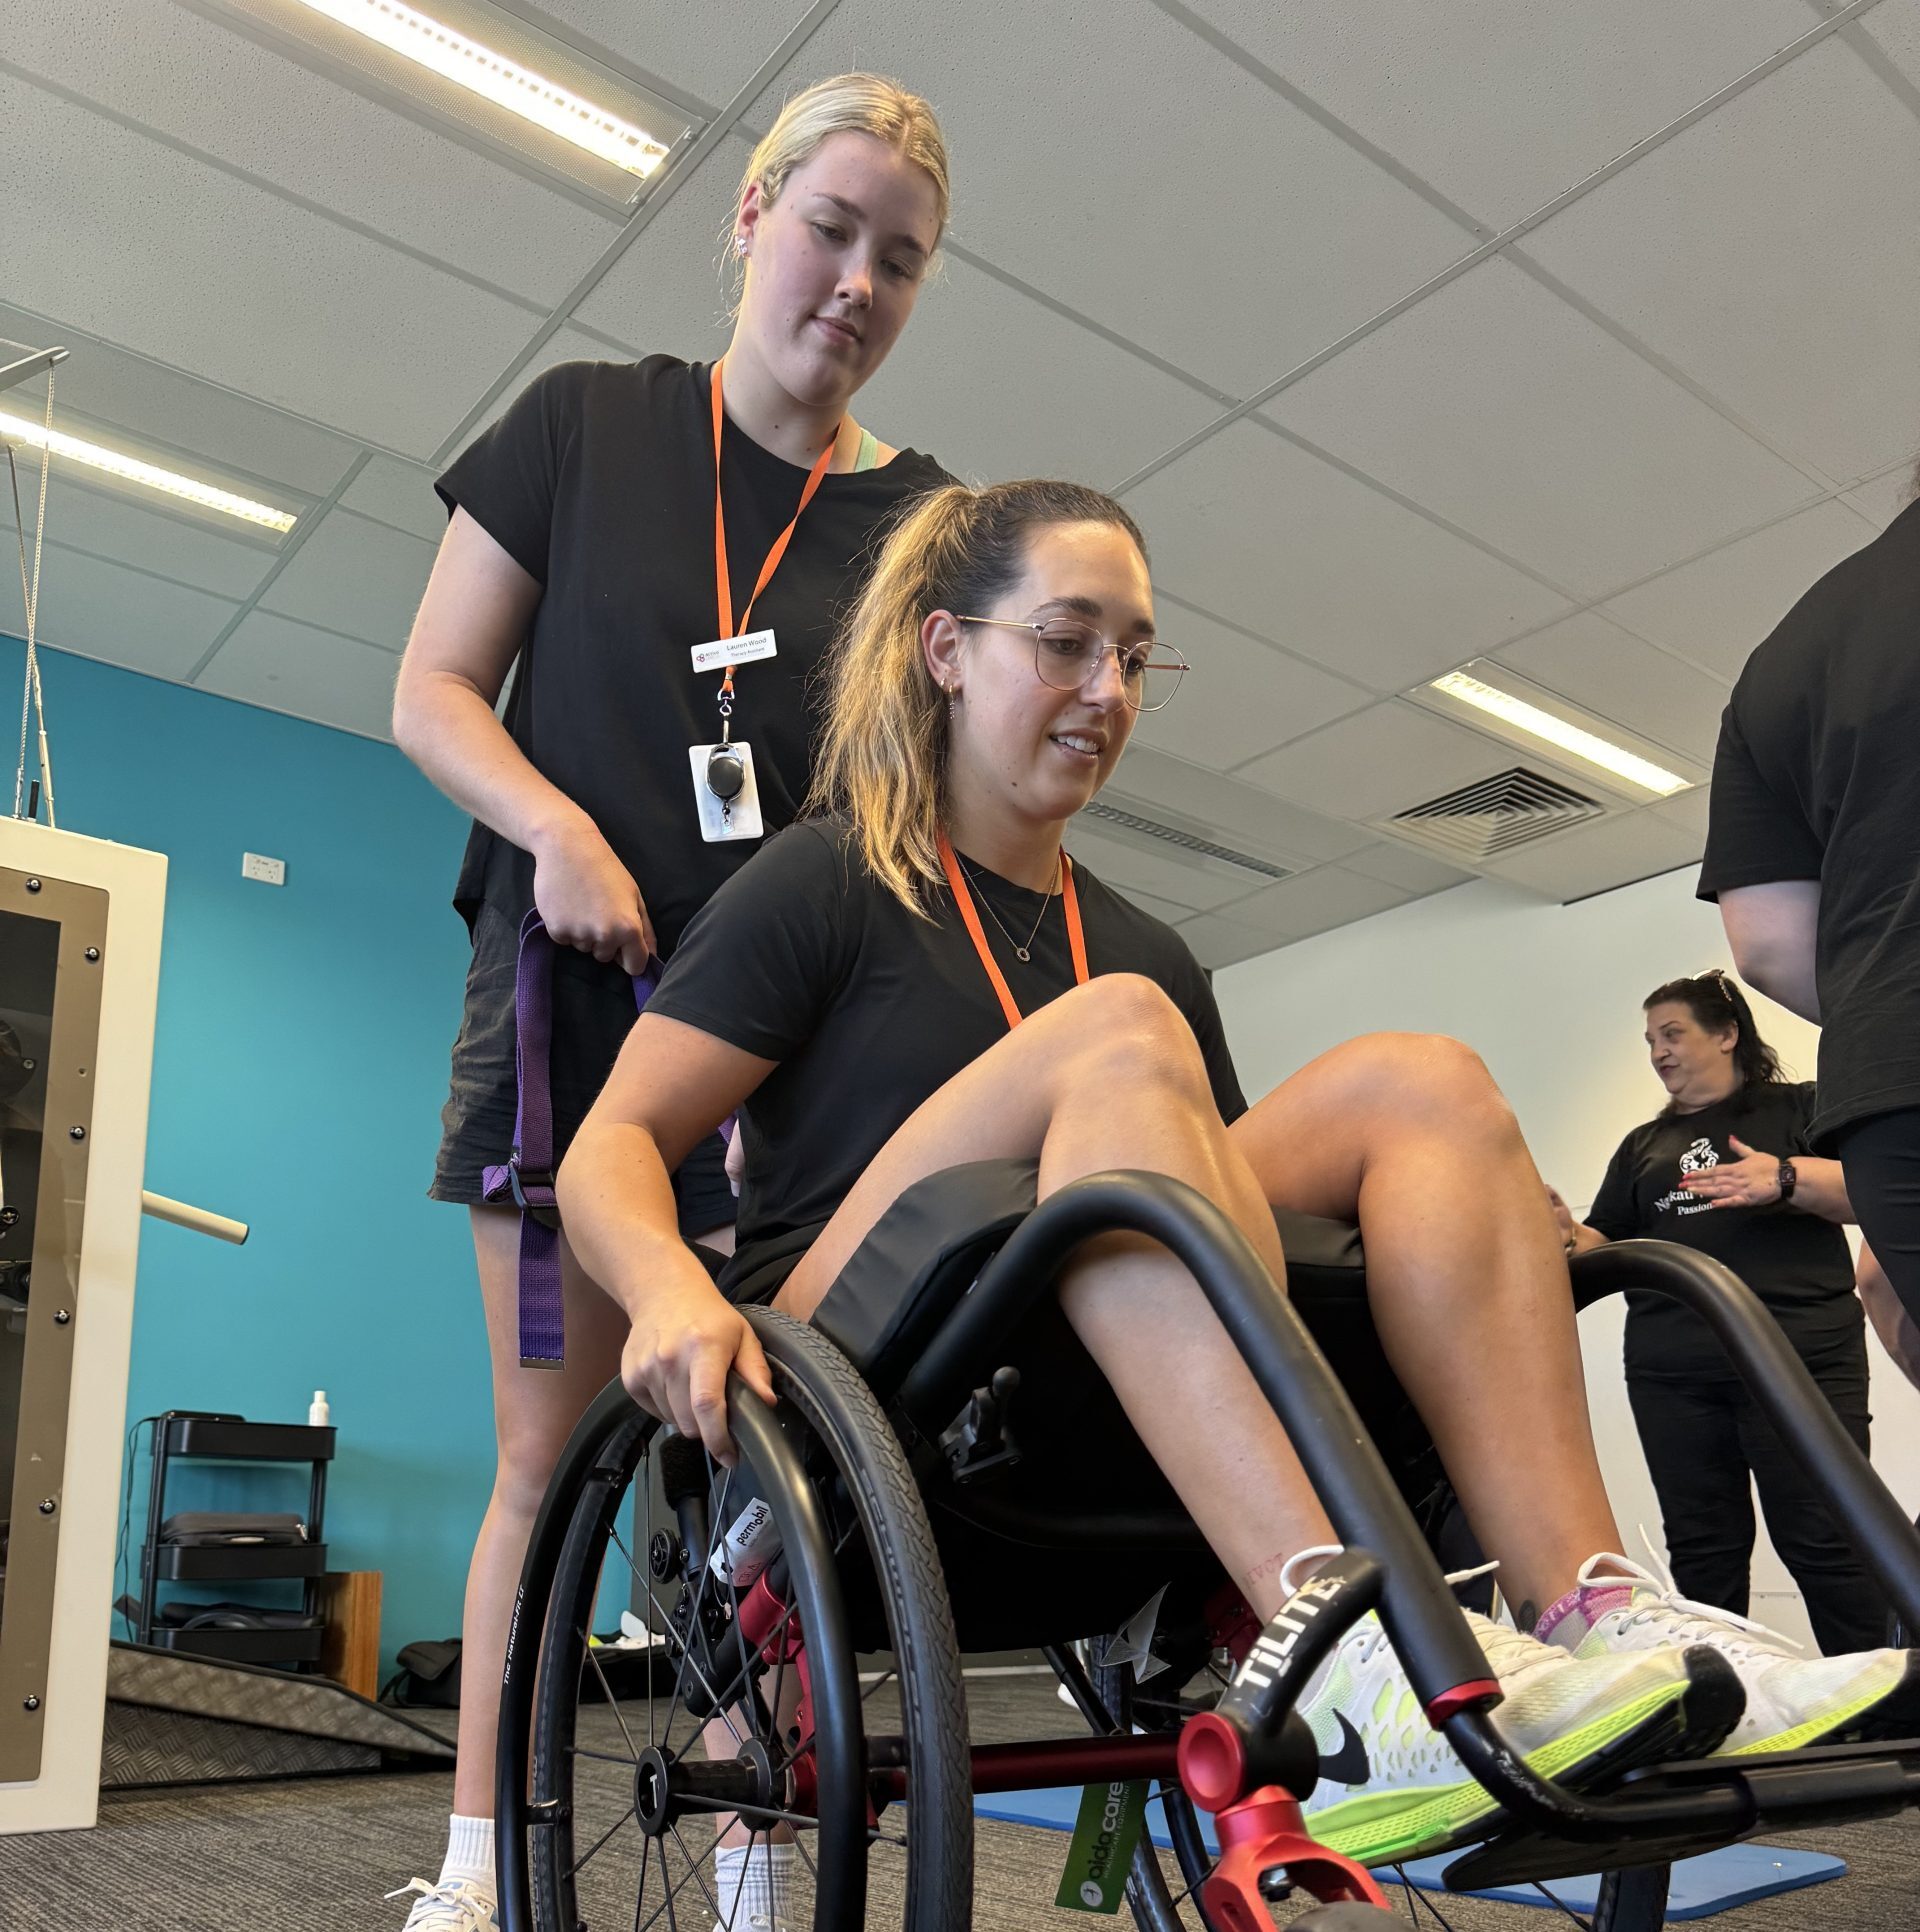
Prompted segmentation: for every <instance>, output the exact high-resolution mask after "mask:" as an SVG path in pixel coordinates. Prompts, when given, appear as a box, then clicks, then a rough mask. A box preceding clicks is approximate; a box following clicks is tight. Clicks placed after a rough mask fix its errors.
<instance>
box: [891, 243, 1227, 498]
mask: <svg viewBox="0 0 1920 1932" xmlns="http://www.w3.org/2000/svg"><path fill="white" fill-rule="evenodd" d="M1014 342H1017V343H1018V344H1019V345H1020V351H1019V353H1018V354H1017V355H1009V354H1008V353H1007V345H1008V344H1009V343H1014ZM1116 396H1125V398H1126V407H1125V408H1124V409H1116V408H1115V407H1114V406H1113V401H1114V398H1115V397H1116ZM856 409H857V412H858V414H859V416H860V419H861V421H862V422H871V423H872V424H874V425H875V426H876V427H877V429H878V431H879V432H880V433H882V434H883V435H884V436H885V439H886V440H887V441H888V442H891V443H895V444H908V443H910V444H911V445H912V446H913V447H914V448H916V449H922V450H927V451H930V452H931V453H932V454H933V455H934V456H936V457H937V458H938V459H939V460H940V462H941V463H943V464H944V465H945V466H946V468H947V469H948V470H950V471H952V472H953V473H954V474H955V475H957V476H964V477H969V478H999V477H1009V476H1069V477H1074V478H1076V479H1078V480H1079V481H1081V482H1086V483H1093V484H1097V485H1100V486H1102V487H1111V486H1112V485H1113V484H1115V483H1118V482H1120V481H1121V479H1122V478H1124V477H1128V476H1131V475H1132V474H1133V473H1134V472H1135V471H1136V470H1139V469H1142V468H1144V467H1145V466H1146V465H1147V464H1148V463H1150V462H1152V460H1153V459H1154V458H1155V457H1156V456H1158V455H1159V454H1160V452H1161V451H1162V450H1164V449H1168V448H1171V447H1172V445H1173V444H1175V443H1178V442H1181V441H1183V440H1184V439H1185V438H1186V437H1188V436H1191V435H1192V434H1193V433H1194V432H1195V431H1196V430H1198V429H1200V428H1202V427H1204V426H1205V425H1206V424H1207V423H1209V422H1211V421H1212V420H1213V418H1214V417H1215V416H1217V415H1218V414H1219V413H1220V409H1219V405H1218V404H1217V403H1215V402H1213V401H1211V400H1210V399H1209V398H1208V397H1206V396H1204V395H1202V394H1201V393H1200V392H1199V391H1198V390H1195V389H1193V388H1191V387H1189V386H1188V385H1187V384H1186V383H1183V382H1178V381H1176V380H1175V379H1174V378H1173V377H1172V376H1169V375H1165V374H1163V373H1162V372H1161V371H1160V370H1158V369H1156V368H1154V367H1153V365H1152V364H1151V363H1147V362H1143V361H1142V360H1141V359H1140V358H1139V357H1138V356H1134V355H1130V354H1128V352H1127V351H1126V350H1125V349H1119V348H1116V347H1114V345H1113V344H1112V343H1110V342H1107V341H1105V340H1103V339H1102V338H1101V337H1099V336H1097V335H1094V334H1091V333H1090V332H1089V331H1088V330H1086V329H1083V328H1081V327H1080V326H1079V324H1078V323H1076V322H1070V321H1068V320H1067V319H1066V318H1065V317H1064V316H1061V315H1059V314H1058V313H1056V312H1055V311H1054V310H1052V309H1049V308H1047V307H1045V306H1044V305H1043V304H1041V303H1039V302H1036V301H1034V300H1033V298H1032V297H1031V296H1028V295H1023V294H1021V293H1020V291H1019V290H1017V289H1012V288H1009V287H1008V286H1007V285H1006V284H1005V283H1004V282H1000V281H997V280H995V279H994V277H993V276H991V275H988V274H987V273H985V272H984V271H983V270H981V269H978V268H975V267H973V266H972V265H971V264H969V263H967V262H963V261H960V260H959V259H957V258H955V259H952V260H949V261H948V262H947V263H946V264H945V266H944V267H943V269H942V270H941V272H940V273H939V274H938V275H937V276H936V277H935V278H934V280H933V282H932V284H931V286H930V287H928V288H926V289H924V290H923V291H922V292H921V295H920V299H919V302H918V304H917V306H916V307H915V310H914V315H913V320H912V322H911V323H910V324H909V325H908V327H907V330H906V333H905V334H904V335H902V336H901V338H900V340H899V342H898V344H897V345H896V346H895V348H894V351H893V353H892V355H890V356H889V357H888V358H887V361H886V364H885V366H884V367H883V368H882V369H881V371H880V373H879V374H878V375H877V376H876V377H875V378H874V379H873V381H872V383H871V384H870V385H869V386H868V387H867V388H866V389H864V390H862V391H861V393H860V398H859V401H858V403H857V404H856Z"/></svg>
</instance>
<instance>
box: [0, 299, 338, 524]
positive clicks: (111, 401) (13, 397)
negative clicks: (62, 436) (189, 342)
mask: <svg viewBox="0 0 1920 1932" xmlns="http://www.w3.org/2000/svg"><path fill="white" fill-rule="evenodd" d="M0 335H4V336H7V337H10V338H12V339H13V340H15V341H20V342H25V343H28V344H29V345H31V346H32V347H34V348H38V349H51V348H54V347H56V346H57V347H63V348H66V349H68V350H70V351H71V352H72V353H71V354H70V355H69V356H68V358H67V360H66V361H65V362H63V363H61V364H60V365H59V367H58V368H57V369H56V370H55V372H54V418H55V421H56V422H58V421H60V420H62V419H63V418H64V416H65V415H66V413H67V412H68V411H78V413H79V414H80V415H81V416H83V417H86V418H89V419H91V421H92V423H93V424H94V425H95V426H97V427H99V428H102V429H104V427H105V426H106V425H108V424H113V425H117V426H119V427H120V428H123V429H125V430H126V431H128V433H129V434H130V435H132V436H133V437H134V438H136V439H137V440H138V441H139V442H141V443H142V444H143V445H145V446H146V447H147V448H148V449H149V452H150V453H158V452H160V451H162V450H171V451H173V452H175V453H176V454H178V455H180V456H183V457H188V458H191V457H193V456H203V457H206V458H209V459H210V460H211V461H213V462H214V463H215V464H217V465H218V466H219V467H220V468H221V469H222V470H223V471H224V472H225V473H226V474H227V475H228V476H229V477H230V478H231V479H232V480H234V481H236V482H237V481H239V480H240V479H242V478H245V477H252V478H255V479H256V480H258V481H259V482H262V483H290V484H291V485H292V486H293V487H294V488H295V489H296V490H298V491H300V492H302V493H303V494H304V495H307V496H311V497H323V496H325V495H326V494H327V492H328V491H329V490H331V489H332V488H333V486H334V485H335V484H336V483H338V482H339V480H340V479H341V477H343V476H344V475H345V474H346V472H347V466H348V464H350V463H351V462H352V461H353V459H354V456H355V455H356V454H357V451H356V448H355V446H354V445H353V444H352V443H350V442H349V441H347V440H346V438H345V437H341V436H334V435H332V434H330V433H329V432H328V431H326V430H324V429H320V428H318V427H316V426H315V425H314V424H312V423H306V422H302V421H300V420H299V419H298V418H297V417H294V416H289V415H287V414H286V413H285V412H284V411H281V410H277V409H269V408H267V407H266V406H265V405H264V404H261V403H258V402H254V401H253V400H251V399H250V398H248V397H246V396H241V395H237V394H235V393H234V392H233V391H232V390H230V389H223V388H221V387H219V386H218V385H217V384H214V383H210V382H201V381H199V380H197V379H196V378H195V377H193V376H190V375H187V374H185V373H183V372H182V371H181V370H178V369H169V368H166V367H165V366H163V365H162V364H160V363H157V362H153V361H150V360H149V359H148V358H147V357H145V356H138V355H134V354H133V353H132V352H130V351H129V350H126V349H122V348H116V347H115V346H114V345H113V344H112V343H109V342H104V341H101V340H100V339H99V338H98V337H96V336H92V335H89V334H87V333H86V332H85V331H84V330H81V329H76V328H74V327H72V326H71V325H70V324H69V323H65V322H53V321H49V320H46V319H44V318H43V317H40V316H37V315H32V314H29V313H27V312H26V311H25V310H22V309H14V308H9V307H7V306H6V305H5V304H4V303H0ZM7 395H8V399H9V404H10V406H11V407H12V408H14V409H16V410H17V409H19V408H21V407H22V405H23V403H25V404H28V405H30V406H31V407H32V408H34V409H38V408H40V407H42V405H43V403H44V400H45V397H46V388H45V385H44V383H42V382H38V381H36V382H33V383H29V384H27V385H25V386H24V387H22V388H19V389H12V390H9V391H8V392H7Z"/></svg>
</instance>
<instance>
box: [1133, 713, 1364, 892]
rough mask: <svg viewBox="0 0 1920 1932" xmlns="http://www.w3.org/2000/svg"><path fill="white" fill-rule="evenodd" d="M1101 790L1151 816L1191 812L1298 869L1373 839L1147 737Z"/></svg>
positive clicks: (1228, 841)
mask: <svg viewBox="0 0 1920 1932" xmlns="http://www.w3.org/2000/svg"><path fill="white" fill-rule="evenodd" d="M1101 797H1102V799H1103V800H1105V802H1107V803H1108V804H1111V805H1116V806H1119V807H1120V808H1121V809H1122V810H1128V809H1133V810H1138V811H1140V812H1142V813H1144V814H1145V815H1146V816H1147V817H1150V818H1151V817H1156V816H1168V815H1170V816H1173V817H1177V818H1182V819H1185V820H1187V821H1188V823H1189V825H1190V826H1191V827H1192V828H1194V829H1196V830H1199V831H1202V832H1204V833H1206V834H1207V835H1208V836H1211V837H1213V838H1215V839H1216V840H1217V841H1218V842H1219V843H1220V844H1223V845H1230V846H1237V847H1239V848H1241V849H1243V850H1245V851H1248V852H1251V853H1252V854H1253V855H1254V856H1255V857H1257V858H1264V859H1270V860H1273V861H1275V862H1277V863H1279V864H1282V865H1285V866H1287V867H1288V868H1289V869H1290V870H1299V869H1300V868H1302V867H1304V866H1309V865H1318V864H1320V863H1321V862H1322V861H1324V860H1327V859H1337V858H1340V857H1342V856H1343V855H1344V854H1346V853H1348V852H1351V851H1352V850H1353V849H1354V848H1355V847H1356V846H1359V845H1364V844H1365V843H1366V834H1365V833H1363V832H1357V831H1355V830H1354V828H1353V827H1352V826H1350V825H1345V824H1342V823H1341V822H1340V821H1339V820H1338V819H1331V818H1322V817H1321V816H1320V815H1319V814H1318V813H1315V812H1308V811H1302V810H1301V809H1300V808H1299V807H1298V806H1296V805H1288V804H1285V803H1283V802H1282V801H1281V800H1280V799H1278V798H1275V797H1274V795H1273V794H1272V793H1271V792H1266V791H1261V790H1259V789H1258V788H1257V787H1255V786H1253V785H1249V784H1247V783H1245V782H1244V781H1243V780H1241V779H1238V778H1230V777H1227V776H1226V775H1225V774H1223V773H1221V772H1216V771H1209V770H1208V769H1207V768H1206V767H1205V766H1203V765H1194V764H1190V763H1188V762H1187V761H1186V760H1185V759H1183V758H1173V757H1169V756H1168V755H1167V754H1166V753H1165V752H1162V751H1155V750H1152V749H1151V748H1149V747H1148V746H1145V745H1134V746H1130V747H1129V748H1128V751H1127V754H1126V757H1125V758H1124V759H1123V760H1122V761H1121V764H1120V768H1119V770H1118V771H1117V772H1116V773H1115V775H1114V779H1113V782H1112V783H1111V784H1110V785H1109V786H1108V787H1107V788H1106V790H1105V791H1103V792H1102V793H1101ZM1243 889H1244V888H1243Z"/></svg>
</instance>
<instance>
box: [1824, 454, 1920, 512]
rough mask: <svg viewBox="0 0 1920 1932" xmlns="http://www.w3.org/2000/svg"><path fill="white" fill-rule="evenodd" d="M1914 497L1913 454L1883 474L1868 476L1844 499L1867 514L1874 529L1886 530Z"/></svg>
mask: <svg viewBox="0 0 1920 1932" xmlns="http://www.w3.org/2000/svg"><path fill="white" fill-rule="evenodd" d="M1913 500H1914V464H1913V459H1912V458H1911V457H1909V458H1907V459H1906V460H1905V461H1903V462H1902V463H1901V464H1900V465H1899V466H1898V467H1897V468H1895V469H1891V470H1888V471H1887V472H1886V473H1885V474H1884V475H1881V476H1875V477H1871V478H1869V479H1868V480H1867V481H1866V482H1865V483H1862V484H1861V485H1860V487H1859V488H1858V489H1855V490H1849V491H1848V492H1847V493H1846V495H1845V497H1844V498H1843V499H1842V501H1844V502H1847V503H1850V504H1852V506H1853V507H1854V508H1855V509H1856V510H1858V511H1859V512H1860V514H1861V515H1862V516H1863V517H1865V518H1866V519H1867V520H1868V521H1869V522H1870V523H1872V525H1873V526H1874V528H1875V529H1877V530H1884V529H1885V528H1886V527H1887V525H1888V524H1890V523H1891V522H1892V521H1893V520H1894V518H1895V517H1897V516H1898V515H1899V514H1900V512H1901V511H1902V510H1904V509H1905V508H1906V507H1907V505H1908V504H1909V503H1911V502H1912V501H1913Z"/></svg>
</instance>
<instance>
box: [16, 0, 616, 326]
mask: <svg viewBox="0 0 1920 1932" xmlns="http://www.w3.org/2000/svg"><path fill="white" fill-rule="evenodd" d="M135 46H137V47H138V48H139V50H140V54H139V58H138V59H137V60H130V59H128V58H127V50H128V49H129V48H131V47H135ZM7 53H8V56H9V58H10V59H12V60H14V61H16V62H18V63H19V64H20V65H21V66H23V67H25V68H27V69H29V70H30V71H32V72H33V73H35V74H37V75H41V76H43V77H45V78H46V79H48V80H50V81H52V82H54V83H55V84H57V85H59V86H62V87H66V88H70V89H72V90H73V91H74V92H75V93H78V94H80V95H82V96H84V97H85V98H86V99H87V100H89V101H94V102H97V103H98V104H99V105H100V106H101V107H103V108H106V109H108V110H110V111H111V112H113V113H116V114H122V115H125V116H126V117H127V118H128V119H130V120H134V121H138V122H140V123H141V124H142V125H143V126H146V127H150V128H152V129H154V130H155V131H156V132H158V133H159V134H161V135H163V136H165V137H167V138H168V139H170V140H173V141H178V142H181V143H184V144H185V145H186V146H189V147H192V148H196V149H198V150H199V151H200V152H201V153H203V154H208V155H211V156H213V157H214V158H216V159H218V160H221V161H225V162H227V163H228V164H230V165H231V166H233V167H236V168H244V169H246V170H247V172H248V173H250V174H252V175H254V176H256V177H257V178H259V179H261V180H263V181H270V182H272V183H273V184H274V186H276V187H278V188H283V189H285V190H287V191H288V192H289V193H291V194H297V195H299V196H300V197H301V198H302V199H303V200H306V201H310V202H318V203H319V204H320V205H321V206H322V207H325V208H329V209H333V210H336V211H337V212H338V213H340V214H342V215H344V216H346V217H347V218H348V219H350V220H352V221H356V222H359V223H362V224H364V225H365V226H367V227H369V228H372V229H375V230H377V231H378V232H379V233H380V234H382V235H390V236H392V237H393V238H394V239H395V240H396V241H399V242H403V243H405V244H406V245H408V246H409V247H412V248H416V249H418V250H420V251H421V252H422V253H423V254H427V255H431V256H433V257H434V258H435V259H436V260H437V261H443V262H448V263H451V264H452V265H453V266H455V267H457V268H460V269H463V270H465V271H466V273H468V274H469V275H476V276H479V277H480V278H481V279H482V280H484V281H488V282H491V283H494V284H495V285H496V286H500V287H506V288H511V289H512V290H513V291H514V292H515V293H516V294H519V295H522V296H525V297H527V298H528V299H529V300H533V301H539V302H543V303H548V304H551V303H553V302H557V301H558V300H559V299H560V298H561V297H562V296H563V295H564V294H566V292H567V291H568V290H569V289H570V288H571V287H572V286H573V285H574V283H575V282H576V281H578V280H579V278H580V276H581V275H582V274H583V273H584V272H585V270H586V269H587V268H588V267H589V266H591V264H592V263H593V261H594V259H595V258H596V257H597V256H598V255H599V253H600V252H601V250H602V249H604V248H605V247H606V245H607V243H608V242H609V241H611V240H612V239H613V237H614V235H615V234H616V233H617V232H618V226H619V225H618V222H617V220H615V219H613V218H611V211H609V213H608V214H601V213H598V212H596V211H595V210H594V209H593V208H590V207H587V206H584V205H582V204H581V203H580V202H578V201H576V200H574V199H573V198H572V197H571V196H568V195H564V194H560V193H556V192H555V191H554V190H552V189H549V188H545V187H541V186H539V185H538V184H536V183H535V182H533V181H531V180H529V179H528V178H527V177H526V176H525V175H523V174H520V173H518V172H517V171H516V170H514V169H512V168H510V167H507V166H504V165H503V164H501V163H500V162H498V161H494V160H491V159H489V158H488V157H487V156H485V155H483V154H481V153H479V152H477V151H476V150H475V149H473V148H471V147H468V146H467V145H466V144H465V143H464V142H461V141H459V140H456V139H453V138H451V137H449V136H448V135H447V134H445V133H443V132H442V131H441V130H439V129H438V128H437V127H434V126H431V125H429V124H426V123H424V122H420V121H416V120H414V119H412V118H411V117H409V116H408V115H406V114H403V113H400V112H399V111H398V110H396V109H394V108H392V107H387V106H384V105H382V104H381V103H380V102H378V101H376V100H371V99H369V98H367V97H366V96H365V95H362V94H359V93H356V92H355V91H353V90H352V89H351V88H348V87H344V86H342V85H340V84H339V83H338V82H336V81H333V80H330V79H328V78H327V77H326V76H325V75H323V74H321V73H319V72H317V71H315V70H314V69H313V68H311V67H307V66H304V65H303V64H301V62H300V61H298V60H297V59H294V58H292V57H291V56H289V55H286V54H282V53H278V52H273V51H270V50H269V49H268V48H266V47H264V46H262V45H261V44H260V43H259V42H257V41H255V40H252V39H250V38H249V37H248V36H247V35H245V34H244V33H242V32H239V31H237V30H236V29H235V28H234V27H233V26H230V25H228V24H226V23H225V22H222V21H219V20H214V19H209V18H206V17H204V16H202V15H200V14H197V13H194V12H191V11H189V10H188V9H187V8H185V7H179V6H167V5H160V4H156V0H61V5H60V6H58V7H50V8H44V9H41V8H29V9H27V10H26V11H25V12H23V13H22V14H21V15H20V16H19V18H18V19H17V20H16V21H10V22H9V27H8V34H7Z"/></svg>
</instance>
